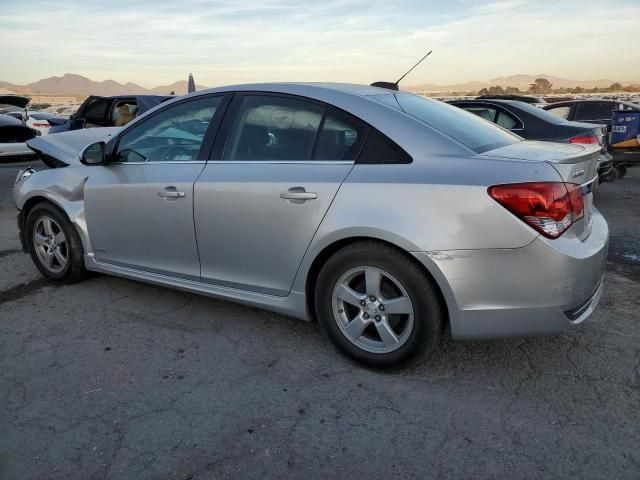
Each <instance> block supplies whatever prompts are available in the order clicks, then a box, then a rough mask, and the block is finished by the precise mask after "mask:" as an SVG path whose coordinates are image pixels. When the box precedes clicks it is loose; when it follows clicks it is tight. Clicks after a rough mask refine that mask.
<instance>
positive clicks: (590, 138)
mask: <svg viewBox="0 0 640 480" xmlns="http://www.w3.org/2000/svg"><path fill="white" fill-rule="evenodd" d="M569 143H580V144H585V143H600V142H599V141H598V137H596V136H595V135H593V134H589V135H580V136H579V137H573V138H570V139H569Z"/></svg>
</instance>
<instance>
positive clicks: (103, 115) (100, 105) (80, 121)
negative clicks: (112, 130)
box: [70, 96, 113, 130]
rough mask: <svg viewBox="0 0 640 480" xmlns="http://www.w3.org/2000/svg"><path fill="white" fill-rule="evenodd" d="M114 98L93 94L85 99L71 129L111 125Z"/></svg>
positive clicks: (72, 121)
mask: <svg viewBox="0 0 640 480" xmlns="http://www.w3.org/2000/svg"><path fill="white" fill-rule="evenodd" d="M112 103H113V100H112V99H111V98H107V97H97V96H91V97H89V98H87V100H85V102H84V103H83V104H82V106H81V107H80V108H79V109H78V111H77V112H76V114H75V115H74V116H73V118H72V120H71V127H70V129H71V130H78V129H81V128H96V127H107V126H109V121H108V115H109V110H110V109H111V104H112Z"/></svg>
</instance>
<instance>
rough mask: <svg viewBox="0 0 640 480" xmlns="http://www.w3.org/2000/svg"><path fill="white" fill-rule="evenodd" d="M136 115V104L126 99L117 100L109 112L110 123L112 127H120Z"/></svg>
mask: <svg viewBox="0 0 640 480" xmlns="http://www.w3.org/2000/svg"><path fill="white" fill-rule="evenodd" d="M137 115H138V104H137V103H136V102H134V101H131V100H127V101H122V102H117V103H116V104H115V106H114V107H113V111H112V112H111V124H112V125H113V126H114V127H122V126H124V125H126V124H127V123H129V122H130V121H131V120H133V119H134V118H135V117H136V116H137Z"/></svg>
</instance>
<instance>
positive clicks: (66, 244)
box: [25, 203, 86, 283]
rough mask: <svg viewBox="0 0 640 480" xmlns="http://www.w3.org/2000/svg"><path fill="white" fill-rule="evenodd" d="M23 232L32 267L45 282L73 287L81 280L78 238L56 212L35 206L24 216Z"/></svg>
mask: <svg viewBox="0 0 640 480" xmlns="http://www.w3.org/2000/svg"><path fill="white" fill-rule="evenodd" d="M25 232H26V239H27V245H28V247H29V253H30V254H31V258H32V260H33V263H35V265H36V267H37V268H38V270H40V273H42V275H44V276H45V277H46V278H48V279H49V280H52V281H54V282H59V283H74V282H77V281H78V280H80V279H81V278H83V277H84V276H85V274H86V270H85V267H84V259H83V257H84V251H83V248H82V242H81V240H80V236H79V235H78V232H77V231H76V229H75V228H74V226H73V225H72V224H71V222H70V221H69V220H68V219H67V217H66V216H65V215H64V214H63V213H62V212H61V211H60V210H59V209H58V208H56V207H54V206H53V205H51V204H49V203H41V204H38V205H36V206H35V207H34V208H33V209H32V210H31V211H30V212H29V215H28V216H27V222H26V229H25Z"/></svg>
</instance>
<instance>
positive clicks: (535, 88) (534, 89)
mask: <svg viewBox="0 0 640 480" xmlns="http://www.w3.org/2000/svg"><path fill="white" fill-rule="evenodd" d="M552 87H553V83H551V82H550V81H549V80H547V79H546V78H536V81H535V82H533V83H532V84H531V85H529V90H530V91H531V93H549V92H551V88H552Z"/></svg>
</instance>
